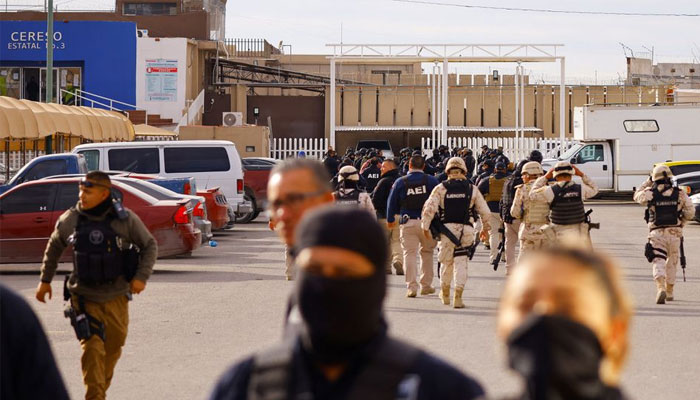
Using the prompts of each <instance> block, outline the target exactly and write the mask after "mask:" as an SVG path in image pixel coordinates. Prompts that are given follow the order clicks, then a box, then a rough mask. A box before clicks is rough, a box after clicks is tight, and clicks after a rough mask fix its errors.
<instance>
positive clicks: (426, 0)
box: [392, 0, 700, 17]
mask: <svg viewBox="0 0 700 400" xmlns="http://www.w3.org/2000/svg"><path fill="white" fill-rule="evenodd" d="M392 1H393V2H396V3H412V4H424V5H430V6H442V7H461V8H474V9H482V10H497V11H520V12H536V13H552V14H581V15H616V16H626V17H700V14H686V13H642V12H615V11H576V10H554V9H546V8H519V7H496V6H480V5H471V4H461V3H445V2H439V1H429V0H392Z"/></svg>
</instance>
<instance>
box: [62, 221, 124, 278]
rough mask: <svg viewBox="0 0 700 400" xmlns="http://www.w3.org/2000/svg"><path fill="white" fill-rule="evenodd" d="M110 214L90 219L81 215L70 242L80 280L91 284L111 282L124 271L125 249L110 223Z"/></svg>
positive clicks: (74, 264)
mask: <svg viewBox="0 0 700 400" xmlns="http://www.w3.org/2000/svg"><path fill="white" fill-rule="evenodd" d="M112 220H113V218H109V217H108V218H106V219H105V220H104V221H91V220H89V219H88V218H87V217H85V216H83V215H80V216H79V217H78V224H77V225H76V227H75V233H73V236H72V242H73V266H74V268H75V271H76V273H77V275H78V279H79V280H80V281H81V282H84V283H87V284H93V285H99V284H103V283H108V282H112V281H114V280H115V279H117V277H119V276H120V275H124V253H123V252H122V250H121V249H120V248H119V245H118V243H117V238H118V236H117V234H116V232H114V229H112V227H111V222H112Z"/></svg>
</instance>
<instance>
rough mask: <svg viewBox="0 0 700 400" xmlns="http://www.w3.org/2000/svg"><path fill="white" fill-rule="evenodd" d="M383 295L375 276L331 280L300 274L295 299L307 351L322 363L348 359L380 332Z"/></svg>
mask: <svg viewBox="0 0 700 400" xmlns="http://www.w3.org/2000/svg"><path fill="white" fill-rule="evenodd" d="M385 291H386V283H385V281H383V280H382V279H381V278H380V277H379V276H377V275H376V274H375V275H373V276H370V277H367V278H363V279H330V278H325V277H323V276H319V275H315V274H311V273H303V272H302V273H301V276H300V279H299V286H298V293H297V296H298V304H299V311H300V312H301V315H302V317H303V320H304V330H303V333H302V339H303V343H304V346H305V348H306V350H307V351H308V352H309V353H310V354H311V356H313V357H314V358H315V359H316V360H317V361H319V362H323V363H337V362H343V361H346V360H348V359H349V358H351V357H352V356H353V355H354V354H355V353H356V352H357V350H358V346H361V345H363V344H365V343H367V342H368V341H370V339H372V338H373V337H374V335H376V334H377V333H378V332H379V331H380V330H381V327H382V301H383V300H384V293H385Z"/></svg>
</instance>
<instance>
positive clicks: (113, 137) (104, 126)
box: [0, 96, 134, 142]
mask: <svg viewBox="0 0 700 400" xmlns="http://www.w3.org/2000/svg"><path fill="white" fill-rule="evenodd" d="M56 133H60V134H64V135H72V136H77V137H81V138H84V139H89V140H92V141H95V142H111V141H117V140H126V141H131V140H134V126H133V125H132V124H131V121H129V119H128V118H127V117H126V116H124V115H122V114H120V113H118V112H114V111H107V110H102V109H99V108H89V107H77V106H66V105H61V104H51V103H40V102H37V101H30V100H17V99H15V98H13V97H5V96H0V139H6V138H11V139H40V138H43V137H46V136H51V135H53V134H56Z"/></svg>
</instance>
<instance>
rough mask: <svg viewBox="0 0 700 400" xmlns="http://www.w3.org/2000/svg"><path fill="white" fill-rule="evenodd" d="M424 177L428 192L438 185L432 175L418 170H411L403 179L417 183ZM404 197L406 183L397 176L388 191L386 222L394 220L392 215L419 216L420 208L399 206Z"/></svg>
mask: <svg viewBox="0 0 700 400" xmlns="http://www.w3.org/2000/svg"><path fill="white" fill-rule="evenodd" d="M424 176H425V177H426V178H427V180H426V186H427V189H428V194H430V192H432V191H433V188H435V186H437V185H438V180H437V179H435V177H434V176H431V175H427V174H425V173H423V172H420V171H411V172H409V174H408V175H406V177H405V179H406V180H408V182H410V183H418V182H420V181H422V180H423V177H424ZM405 198H406V184H405V183H404V178H399V179H397V180H396V182H394V186H392V188H391V193H389V200H387V206H386V207H387V215H386V220H387V222H394V215H397V214H399V215H404V214H406V215H408V216H409V217H411V218H420V213H421V210H404V209H402V208H401V201H402V200H403V199H405Z"/></svg>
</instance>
